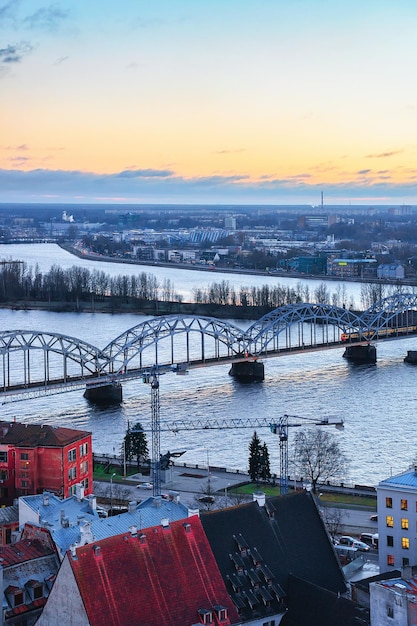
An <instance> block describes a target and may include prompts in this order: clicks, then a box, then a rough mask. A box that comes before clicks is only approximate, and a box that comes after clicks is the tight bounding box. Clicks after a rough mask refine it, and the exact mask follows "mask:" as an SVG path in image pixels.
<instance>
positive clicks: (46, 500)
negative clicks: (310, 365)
mask: <svg viewBox="0 0 417 626" xmlns="http://www.w3.org/2000/svg"><path fill="white" fill-rule="evenodd" d="M42 504H43V506H49V493H46V491H45V492H44V493H43V502H42Z"/></svg>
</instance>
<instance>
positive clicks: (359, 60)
mask: <svg viewBox="0 0 417 626" xmlns="http://www.w3.org/2000/svg"><path fill="white" fill-rule="evenodd" d="M416 33H417V1H416V0H350V1H349V2H339V1H337V0H285V1H284V0H57V1H56V2H47V1H42V0H9V1H8V2H4V0H3V1H2V0H0V113H1V115H0V202H54V203H56V202H99V203H103V202H109V203H118V202H120V203H123V202H128V203H189V204H198V203H201V204H211V203H233V204H313V205H314V204H320V202H321V192H323V194H324V201H325V203H329V204H331V203H334V204H348V203H351V204H352V205H354V204H356V205H361V204H365V205H370V204H396V205H398V204H417V78H416V76H417V36H416Z"/></svg>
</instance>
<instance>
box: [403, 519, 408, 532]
mask: <svg viewBox="0 0 417 626" xmlns="http://www.w3.org/2000/svg"><path fill="white" fill-rule="evenodd" d="M401 528H402V529H403V530H408V519H407V518H406V517H402V518H401Z"/></svg>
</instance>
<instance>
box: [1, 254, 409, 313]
mask: <svg viewBox="0 0 417 626" xmlns="http://www.w3.org/2000/svg"><path fill="white" fill-rule="evenodd" d="M401 289H402V290H404V289H407V290H408V291H409V290H410V288H409V287H406V288H405V287H401V286H400V287H398V286H394V285H385V284H379V283H378V284H368V283H364V284H362V285H361V306H362V307H363V308H364V309H366V308H368V307H370V306H372V305H373V304H375V302H377V301H378V300H380V299H381V298H384V297H386V296H388V295H392V294H393V293H397V292H398V291H399V290H401ZM109 298H110V299H112V300H114V301H119V302H126V303H127V302H138V303H140V302H182V300H183V298H182V296H181V295H180V294H178V293H177V292H176V290H175V287H174V284H173V283H172V282H171V281H170V279H164V281H163V282H162V284H161V283H159V282H158V280H157V279H156V277H155V276H154V275H153V274H150V273H146V272H141V273H139V274H137V275H133V274H132V275H130V274H129V275H118V276H115V277H113V276H110V275H109V274H106V273H105V272H103V271H100V270H97V269H93V270H92V271H90V270H89V269H86V268H83V267H80V266H76V265H74V266H72V267H71V268H69V269H62V268H61V267H60V266H58V265H53V266H52V267H51V268H50V270H49V271H48V272H46V273H42V272H41V271H40V270H39V267H38V266H37V265H36V266H35V268H33V267H31V266H30V267H28V266H27V264H26V263H24V262H21V261H2V264H1V266H0V302H13V301H21V300H35V301H38V302H78V301H88V300H93V301H94V302H97V303H99V302H102V301H104V300H106V299H109ZM193 302H194V303H195V304H211V305H216V306H222V305H232V306H236V307H249V306H250V307H263V308H269V309H271V310H272V309H275V308H278V307H280V306H286V305H291V304H297V303H301V302H310V303H314V302H315V303H317V304H332V305H334V306H340V307H344V308H349V309H353V308H354V301H353V298H352V297H351V296H349V295H348V293H347V289H346V286H345V285H344V284H343V283H342V284H340V283H339V284H337V286H336V288H335V290H334V291H333V292H331V291H330V290H329V288H328V286H327V284H326V283H324V282H323V283H320V284H318V285H317V287H316V288H315V289H310V287H309V286H308V285H305V284H303V283H301V282H299V283H297V285H296V286H295V287H289V286H285V285H280V284H279V283H277V284H276V285H267V284H265V285H262V286H260V287H254V286H241V287H239V288H238V289H235V288H234V287H233V286H231V285H230V283H229V281H227V280H222V281H220V282H213V283H211V284H210V285H209V286H208V287H207V288H202V287H196V288H194V290H193Z"/></svg>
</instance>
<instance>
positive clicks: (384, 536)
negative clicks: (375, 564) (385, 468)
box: [377, 466, 417, 572]
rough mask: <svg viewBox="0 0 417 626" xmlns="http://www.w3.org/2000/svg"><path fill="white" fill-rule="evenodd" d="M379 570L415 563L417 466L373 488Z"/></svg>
mask: <svg viewBox="0 0 417 626" xmlns="http://www.w3.org/2000/svg"><path fill="white" fill-rule="evenodd" d="M377 507H378V534H379V544H378V548H379V568H380V571H381V572H388V571H392V570H393V569H399V568H400V569H402V568H404V567H407V566H409V565H416V564H417V466H416V467H413V468H411V469H409V470H407V471H406V472H403V473H402V474H398V475H396V476H391V477H390V478H387V479H385V480H383V481H381V482H380V483H379V485H378V487H377Z"/></svg>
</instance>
